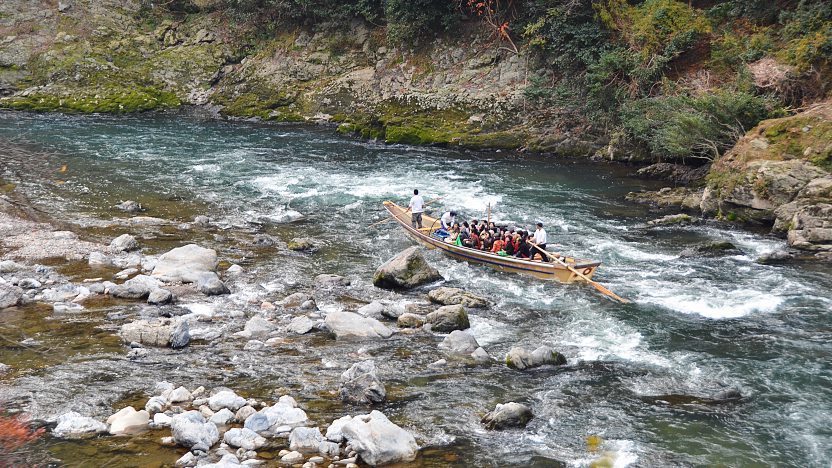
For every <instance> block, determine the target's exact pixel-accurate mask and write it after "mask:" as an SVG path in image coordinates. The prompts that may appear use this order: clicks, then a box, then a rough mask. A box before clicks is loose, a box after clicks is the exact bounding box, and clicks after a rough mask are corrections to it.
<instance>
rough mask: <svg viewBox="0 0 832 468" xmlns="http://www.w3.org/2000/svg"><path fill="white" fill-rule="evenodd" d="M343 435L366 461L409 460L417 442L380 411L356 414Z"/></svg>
mask: <svg viewBox="0 0 832 468" xmlns="http://www.w3.org/2000/svg"><path fill="white" fill-rule="evenodd" d="M342 433H343V434H344V438H345V439H346V440H347V442H348V443H349V445H350V446H351V447H352V448H353V450H355V452H357V453H358V455H359V456H360V457H361V459H362V460H364V462H366V463H367V464H369V465H385V464H391V463H398V462H407V461H412V460H414V459H415V458H416V453H417V451H418V450H419V446H418V445H417V444H416V439H414V438H413V435H411V434H410V433H409V432H407V431H406V430H404V429H402V428H401V427H399V426H397V425H396V424H394V423H392V422H391V421H390V420H389V419H387V416H385V415H384V414H383V413H382V412H380V411H373V412H371V413H370V414H364V415H359V416H355V417H354V418H353V419H352V420H351V421H350V422H348V423H347V424H345V425H344V427H343V429H342Z"/></svg>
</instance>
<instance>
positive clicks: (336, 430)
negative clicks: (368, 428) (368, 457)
mask: <svg viewBox="0 0 832 468" xmlns="http://www.w3.org/2000/svg"><path fill="white" fill-rule="evenodd" d="M350 421H352V416H349V415H347V416H343V417H340V418H338V419H336V420H335V421H332V424H330V425H329V427H328V428H326V439H327V440H331V441H332V442H337V443H339V444H340V443H341V442H343V441H344V434H342V433H341V430H342V429H344V426H345V425H346V424H347V423H348V422H350Z"/></svg>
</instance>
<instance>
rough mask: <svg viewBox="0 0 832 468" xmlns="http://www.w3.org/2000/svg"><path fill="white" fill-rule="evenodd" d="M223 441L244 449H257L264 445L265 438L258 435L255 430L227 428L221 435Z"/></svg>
mask: <svg viewBox="0 0 832 468" xmlns="http://www.w3.org/2000/svg"><path fill="white" fill-rule="evenodd" d="M223 442H225V443H226V444H228V445H230V446H232V447H238V448H243V449H246V450H257V449H259V448H260V447H262V446H264V445H266V439H265V438H263V437H261V436H259V435H258V434H257V433H256V432H254V431H252V430H250V429H246V428H243V429H239V428H236V427H235V428H234V429H229V430H228V432H226V433H225V435H224V436H223Z"/></svg>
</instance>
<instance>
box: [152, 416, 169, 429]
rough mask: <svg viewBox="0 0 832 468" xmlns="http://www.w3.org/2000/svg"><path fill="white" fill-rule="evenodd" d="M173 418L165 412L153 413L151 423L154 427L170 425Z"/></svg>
mask: <svg viewBox="0 0 832 468" xmlns="http://www.w3.org/2000/svg"><path fill="white" fill-rule="evenodd" d="M172 422H173V418H172V417H170V416H168V415H167V414H165V413H156V414H154V415H153V425H154V426H156V427H170V424H171V423H172Z"/></svg>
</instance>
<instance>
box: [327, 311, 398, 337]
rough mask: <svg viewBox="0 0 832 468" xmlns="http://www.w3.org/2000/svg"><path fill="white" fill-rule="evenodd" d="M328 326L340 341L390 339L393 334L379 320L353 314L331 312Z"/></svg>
mask: <svg viewBox="0 0 832 468" xmlns="http://www.w3.org/2000/svg"><path fill="white" fill-rule="evenodd" d="M326 325H327V327H329V329H330V331H331V332H332V333H333V334H334V335H335V338H336V339H339V340H343V339H373V338H389V337H390V336H391V335H392V334H393V331H392V330H390V329H389V328H387V327H386V326H385V325H384V324H383V323H381V322H379V321H378V320H376V319H374V318H370V317H362V316H360V315H358V314H354V313H352V312H337V311H336V312H330V313H328V314H327V316H326Z"/></svg>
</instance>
